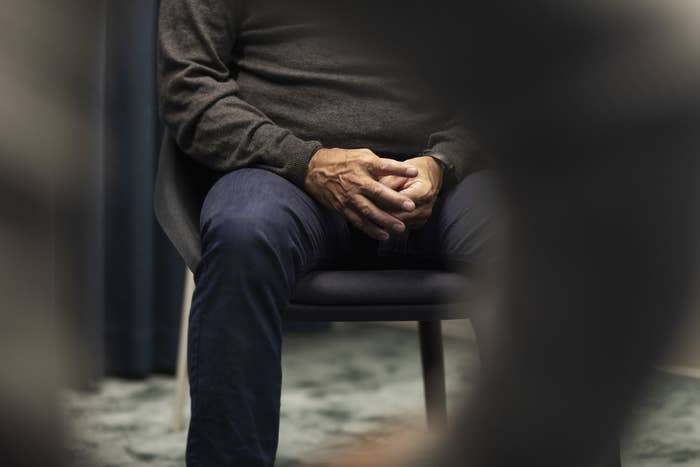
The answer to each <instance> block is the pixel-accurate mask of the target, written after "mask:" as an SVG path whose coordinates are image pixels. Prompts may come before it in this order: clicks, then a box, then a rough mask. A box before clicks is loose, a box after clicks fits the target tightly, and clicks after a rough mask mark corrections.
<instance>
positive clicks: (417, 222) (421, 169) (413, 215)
mask: <svg viewBox="0 0 700 467" xmlns="http://www.w3.org/2000/svg"><path fill="white" fill-rule="evenodd" d="M405 162H406V163H407V164H411V165H412V166H414V167H415V168H417V169H418V176H416V177H414V178H406V177H398V176H394V175H390V176H386V177H382V178H381V179H379V181H380V182H381V183H382V184H384V185H386V186H388V187H389V188H391V189H392V190H396V191H398V192H399V193H401V194H402V195H405V196H407V197H409V198H410V199H411V200H412V201H413V202H414V203H416V209H415V210H413V211H411V212H399V213H391V214H392V215H393V216H395V217H396V218H398V219H399V220H401V221H403V223H404V224H406V227H407V228H409V229H419V228H421V227H423V226H424V225H425V223H426V222H427V221H428V219H429V218H430V216H431V215H432V213H433V206H435V201H436V200H437V197H438V195H439V194H440V190H441V189H442V179H443V172H444V169H443V166H442V164H440V163H439V162H438V161H437V160H435V159H434V158H433V157H430V156H421V157H416V158H413V159H408V160H406V161H405Z"/></svg>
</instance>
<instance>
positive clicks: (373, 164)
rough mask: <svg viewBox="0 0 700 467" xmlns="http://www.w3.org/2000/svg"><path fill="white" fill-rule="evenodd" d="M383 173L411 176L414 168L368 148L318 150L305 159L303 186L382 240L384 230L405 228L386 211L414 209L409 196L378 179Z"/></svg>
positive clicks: (371, 235) (383, 238) (365, 230)
mask: <svg viewBox="0 0 700 467" xmlns="http://www.w3.org/2000/svg"><path fill="white" fill-rule="evenodd" d="M387 175H397V176H399V177H409V178H412V177H415V176H416V175H418V170H417V169H416V168H415V167H413V166H412V165H410V164H407V163H405V162H399V161H395V160H393V159H384V158H380V157H379V156H377V155H376V154H374V153H373V152H372V151H370V150H369V149H320V150H319V151H317V152H316V154H314V156H313V157H312V158H311V160H310V161H309V168H308V172H307V174H306V180H305V182H304V186H305V188H306V190H307V191H308V192H309V193H310V194H311V196H313V197H314V198H315V199H316V200H317V201H318V202H320V203H321V204H323V205H325V206H328V207H330V208H332V209H335V210H336V211H338V212H339V213H341V214H342V215H343V216H345V218H346V219H347V220H348V221H350V223H351V224H353V225H354V226H355V227H357V228H358V229H360V230H361V231H363V232H364V233H366V234H367V235H369V236H370V237H372V238H374V239H376V240H386V239H388V238H389V233H388V231H393V232H397V233H401V232H404V231H405V230H406V225H405V224H404V223H403V222H402V221H401V220H399V219H397V218H396V217H394V216H392V215H391V214H388V213H387V211H392V212H401V211H405V212H411V211H413V210H414V209H415V208H416V205H415V203H414V202H413V201H412V200H411V199H410V198H409V197H407V196H405V195H402V194H400V193H398V192H397V191H395V190H393V189H391V188H389V187H387V186H385V185H383V184H382V183H380V182H379V181H378V179H379V178H381V177H384V176H387ZM377 204H379V205H381V206H382V208H384V209H386V210H387V211H385V210H384V209H380V208H378V207H377Z"/></svg>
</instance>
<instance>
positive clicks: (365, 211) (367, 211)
mask: <svg viewBox="0 0 700 467" xmlns="http://www.w3.org/2000/svg"><path fill="white" fill-rule="evenodd" d="M360 212H361V213H362V215H363V216H365V217H370V216H371V215H372V210H371V209H370V208H369V206H363V207H362V208H360Z"/></svg>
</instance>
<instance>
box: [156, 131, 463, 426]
mask: <svg viewBox="0 0 700 467" xmlns="http://www.w3.org/2000/svg"><path fill="white" fill-rule="evenodd" d="M211 181H212V174H211V173H209V172H207V171H206V169H203V168H202V167H201V166H199V165H198V164H196V163H195V162H194V161H192V160H191V159H190V158H188V157H187V156H186V155H184V154H183V153H182V152H181V151H180V149H179V148H178V146H177V144H176V143H175V141H174V140H173V138H172V137H171V136H170V135H169V134H168V133H167V131H166V134H165V135H164V137H163V144H162V147H161V153H160V159H159V166H158V174H157V179H156V188H155V194H154V205H155V214H156V218H157V219H158V222H159V223H160V225H161V227H162V228H163V230H164V231H165V233H166V235H167V236H168V238H169V239H170V241H171V242H172V243H173V244H174V246H175V248H176V249H177V251H178V252H179V254H180V255H181V256H182V258H183V259H184V261H185V263H186V265H187V267H188V268H189V269H190V270H191V271H194V270H195V269H196V267H197V264H199V260H200V238H199V211H200V208H201V205H202V202H203V199H204V196H205V195H206V192H207V189H208V188H209V186H210V185H211ZM188 278H190V279H189V280H188V286H187V287H186V288H185V289H186V290H185V297H184V300H183V320H182V325H181V333H180V348H179V351H178V366H177V394H176V402H175V414H174V420H173V428H174V429H175V430H179V429H182V419H183V407H184V403H185V400H186V397H185V393H186V389H187V376H186V358H185V354H186V350H185V348H186V347H185V346H186V342H187V319H188V311H189V304H190V300H191V294H192V290H193V284H192V281H191V277H190V276H189V274H188ZM469 286H470V284H469V282H468V281H467V280H466V279H465V278H464V277H463V276H461V275H459V274H456V273H450V272H445V271H439V270H414V269H411V270H396V269H395V270H367V271H346V270H338V271H325V270H324V271H314V272H311V273H309V274H307V275H306V276H305V277H303V278H302V280H301V281H300V283H299V284H298V285H297V287H296V289H295V291H294V293H293V297H292V300H291V303H290V305H289V308H288V310H287V313H286V315H285V319H286V320H289V321H307V322H308V321H317V322H318V321H326V322H328V321H336V322H343V321H346V322H347V321H417V322H418V323H419V324H418V329H419V338H420V350H421V360H422V368H423V383H424V391H425V403H426V411H427V419H428V426H429V427H430V428H431V429H441V428H444V427H446V425H447V408H446V397H445V369H444V362H443V346H442V328H441V321H442V320H448V319H464V318H467V314H466V310H467V309H468V307H467V304H466V303H464V302H461V301H459V300H456V299H455V297H469V296H470V294H469V290H468V289H469Z"/></svg>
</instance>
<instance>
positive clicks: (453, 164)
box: [423, 119, 483, 184]
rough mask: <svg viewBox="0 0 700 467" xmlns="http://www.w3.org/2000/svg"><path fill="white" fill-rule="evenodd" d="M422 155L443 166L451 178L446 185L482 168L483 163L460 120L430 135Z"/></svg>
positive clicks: (472, 139) (471, 137)
mask: <svg viewBox="0 0 700 467" xmlns="http://www.w3.org/2000/svg"><path fill="white" fill-rule="evenodd" d="M423 154H424V155H426V156H433V157H434V158H436V159H439V160H440V161H441V162H443V163H444V164H445V166H446V167H447V168H448V169H449V173H450V174H451V178H452V180H448V184H451V183H456V182H459V181H461V180H462V179H463V178H464V177H466V176H467V175H469V174H470V173H471V172H474V171H475V170H478V169H479V168H482V163H483V161H481V160H480V152H479V148H478V146H477V144H476V142H475V140H474V137H473V136H472V134H471V133H470V131H469V130H468V129H467V128H466V126H465V125H464V123H463V121H462V120H460V119H454V120H451V121H450V122H448V123H447V124H446V125H445V127H444V129H442V130H439V131H436V132H434V133H432V134H431V135H430V137H429V139H428V144H427V149H426V150H425V151H424V152H423ZM450 182H451V183H450Z"/></svg>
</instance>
